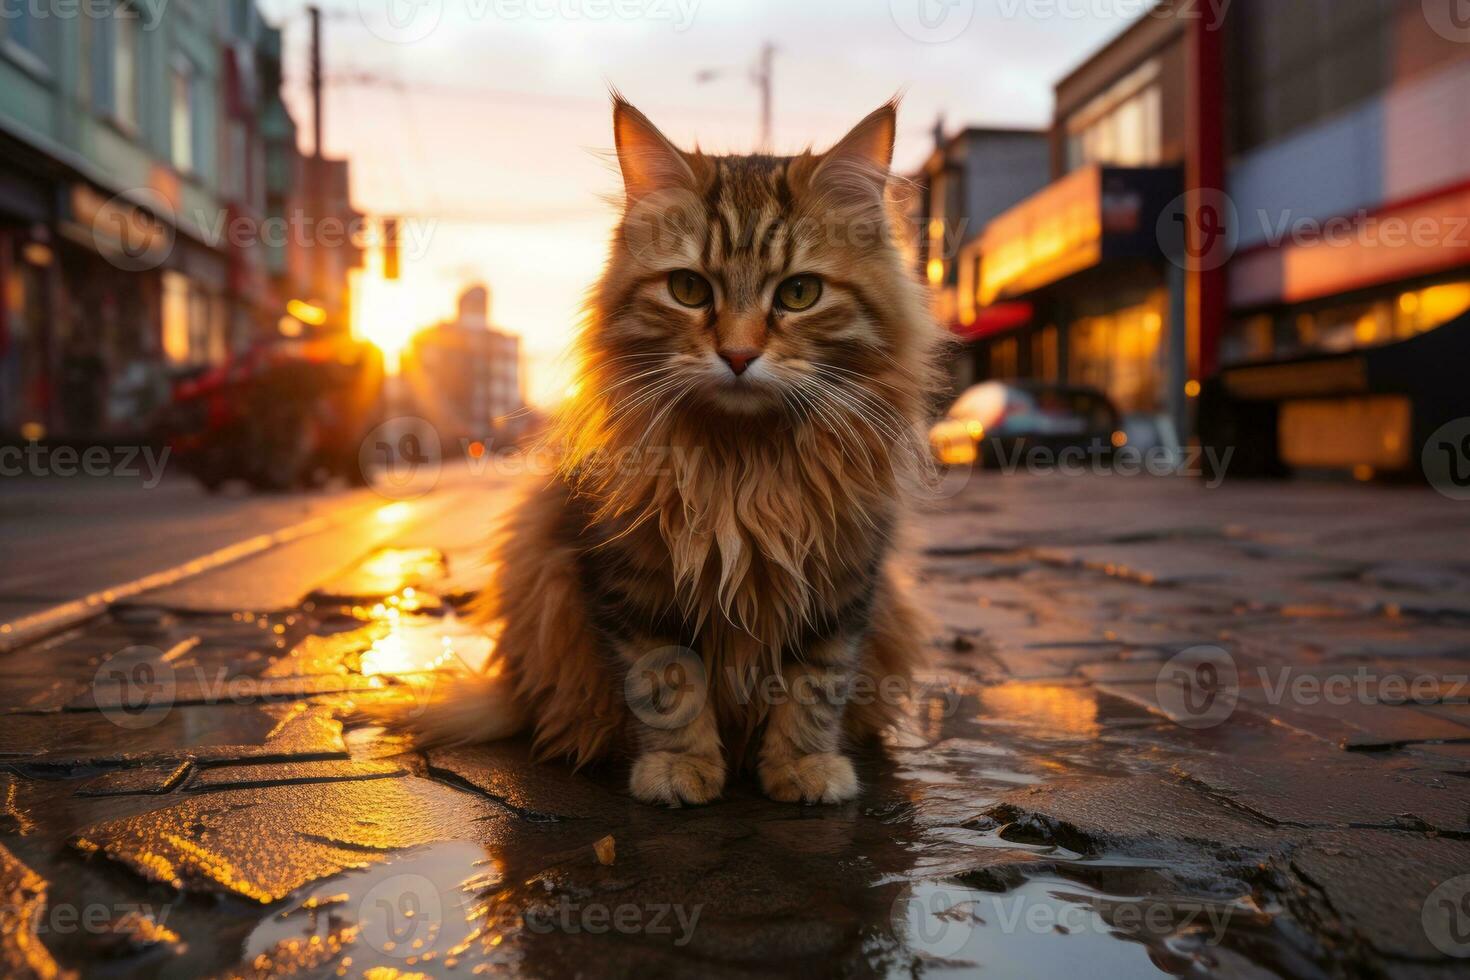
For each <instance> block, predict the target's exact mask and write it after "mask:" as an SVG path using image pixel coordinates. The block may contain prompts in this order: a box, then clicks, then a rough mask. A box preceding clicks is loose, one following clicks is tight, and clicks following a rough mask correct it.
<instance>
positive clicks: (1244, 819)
mask: <svg viewBox="0 0 1470 980" xmlns="http://www.w3.org/2000/svg"><path fill="white" fill-rule="evenodd" d="M995 812H996V813H998V814H1000V815H1001V816H1002V817H1004V818H1005V819H1007V820H1009V821H1010V822H1012V823H1021V824H1024V825H1027V827H1028V830H1029V832H1030V833H1031V834H1032V835H1034V841H1033V842H1035V841H1040V842H1044V843H1051V844H1060V845H1062V846H1064V847H1067V848H1069V849H1071V850H1074V851H1078V852H1079V853H1084V854H1087V853H1100V852H1105V851H1106V852H1112V853H1123V854H1131V855H1135V856H1150V857H1153V856H1158V857H1170V858H1173V859H1175V860H1182V861H1183V863H1185V864H1188V863H1189V861H1190V858H1186V857H1185V854H1186V852H1193V851H1194V848H1192V847H1186V846H1185V845H1186V842H1187V843H1189V844H1201V843H1203V844H1207V845H1211V846H1225V847H1231V848H1245V849H1257V850H1259V851H1261V852H1271V851H1274V850H1277V849H1278V848H1279V847H1280V846H1282V842H1283V835H1282V834H1281V833H1280V832H1279V831H1278V830H1275V829H1273V828H1271V827H1270V826H1269V825H1268V824H1266V823H1265V822H1264V821H1262V820H1259V819H1257V818H1254V817H1249V816H1245V815H1240V814H1237V813H1235V812H1233V811H1232V810H1231V809H1229V808H1228V807H1225V806H1222V805H1221V804H1220V803H1218V802H1216V801H1215V800H1212V799H1210V798H1209V797H1208V796H1207V795H1206V794H1203V793H1201V792H1199V791H1198V790H1196V789H1193V788H1191V787H1189V786H1187V785H1185V784H1184V783H1183V782H1182V781H1179V780H1166V779H1162V778H1159V777H1157V776H1150V775H1135V776H1123V777H1102V778H1097V779H1086V780H1083V779H1076V778H1072V779H1067V780H1063V781H1059V782H1053V783H1046V784H1043V785H1040V786H1033V787H1029V788H1027V789H1023V790H1018V791H1016V792H1013V793H1010V794H1008V795H1007V796H1006V797H1004V799H1003V800H1002V801H1001V803H1000V805H999V806H998V807H997V808H996V811H995ZM1001 836H1002V837H1003V838H1004V839H1006V840H1012V839H1015V838H1013V837H1007V836H1006V833H1005V832H1004V831H1003V832H1002V833H1001ZM1026 839H1032V838H1029V837H1028V838H1026ZM1194 860H1198V858H1194Z"/></svg>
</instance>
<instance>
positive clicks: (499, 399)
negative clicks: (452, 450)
mask: <svg viewBox="0 0 1470 980" xmlns="http://www.w3.org/2000/svg"><path fill="white" fill-rule="evenodd" d="M403 374H404V377H405V378H406V379H407V383H408V386H409V391H410V392H411V394H412V397H413V400H414V403H415V405H416V406H417V410H418V411H419V412H420V413H421V414H422V415H424V416H425V417H426V418H427V419H428V420H429V421H430V422H432V423H433V424H434V426H435V427H436V428H437V429H438V430H439V433H440V436H441V438H447V439H454V438H459V439H479V440H498V441H502V442H503V441H506V440H509V439H513V438H515V437H516V436H517V435H519V431H520V423H521V415H522V410H523V408H524V404H525V403H524V399H523V397H522V393H521V339H520V338H519V337H517V336H515V335H514V334H509V333H505V332H504V331H501V330H497V329H496V328H495V327H494V326H492V325H491V322H490V291H489V289H487V288H486V287H485V286H481V285H476V286H471V287H470V288H468V289H466V290H465V291H464V292H463V293H461V294H460V297H459V312H458V314H457V315H456V316H455V318H454V319H453V320H446V321H444V322H442V323H438V324H435V325H434V326H432V327H430V328H428V329H427V330H424V331H422V332H421V333H419V334H418V336H416V337H415V338H414V340H413V343H412V344H411V345H410V347H409V350H408V351H407V352H406V353H405V357H404V364H403Z"/></svg>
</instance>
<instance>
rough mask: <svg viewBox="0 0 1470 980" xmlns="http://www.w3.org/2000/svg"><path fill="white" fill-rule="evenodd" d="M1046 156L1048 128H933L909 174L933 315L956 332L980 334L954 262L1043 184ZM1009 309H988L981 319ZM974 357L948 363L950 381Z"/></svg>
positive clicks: (957, 380)
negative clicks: (923, 155)
mask: <svg viewBox="0 0 1470 980" xmlns="http://www.w3.org/2000/svg"><path fill="white" fill-rule="evenodd" d="M1049 160H1050V149H1049V144H1048V139H1047V134H1046V133H1044V132H1041V131H1038V130H1027V129H995V128H980V127H970V128H967V129H964V130H961V131H960V132H958V133H955V134H953V135H949V136H947V135H946V134H945V132H944V124H943V122H942V121H940V122H936V123H935V127H934V149H933V151H932V152H931V153H930V154H929V158H928V159H927V160H925V161H924V165H923V167H922V168H920V169H919V170H918V172H916V173H915V174H913V175H912V177H911V178H910V182H911V184H912V187H913V189H914V193H913V194H912V195H911V196H910V198H909V209H908V214H909V219H910V227H911V237H912V243H913V245H914V249H913V252H914V258H915V261H916V262H917V264H918V271H919V274H920V275H921V276H923V277H924V278H925V279H926V280H927V281H928V282H929V284H930V285H931V286H932V287H933V289H934V313H935V316H936V317H937V318H938V319H939V321H940V322H941V323H944V324H946V325H947V326H948V327H949V328H950V329H951V330H952V331H954V332H955V333H956V335H958V336H961V337H969V336H971V335H972V334H976V333H983V331H984V330H985V328H986V324H981V323H977V317H976V311H975V308H974V304H973V303H970V302H967V301H966V299H965V297H966V296H967V288H966V287H967V283H968V272H967V271H966V269H965V268H964V266H963V264H962V263H961V262H959V261H958V256H959V255H960V253H961V251H962V250H963V249H964V248H965V247H967V246H968V245H970V244H971V243H973V242H974V241H975V239H976V238H977V237H978V236H979V235H980V233H981V231H982V230H983V229H984V228H985V226H986V224H987V223H988V222H989V221H991V220H992V219H993V218H995V217H996V216H997V215H999V214H1001V213H1002V212H1004V211H1005V210H1006V209H1007V208H1009V207H1010V206H1011V205H1013V204H1015V203H1016V202H1017V201H1020V200H1022V199H1023V198H1025V197H1026V196H1027V195H1029V194H1031V193H1032V192H1034V191H1036V190H1039V189H1040V188H1041V187H1043V186H1045V184H1046V180H1047V175H1048V170H1049ZM1006 312H1007V311H1004V310H1001V311H994V310H993V311H989V312H988V313H987V314H986V320H987V323H989V322H991V321H993V320H994V318H996V317H997V316H1002V315H1006ZM972 365H973V358H971V357H968V356H967V357H960V358H957V359H956V360H955V361H954V363H953V372H952V373H953V376H954V377H953V380H954V384H955V385H956V386H957V387H960V388H962V387H964V386H966V385H968V384H970V383H971V381H972V380H973V378H974V373H975V372H974V371H973V370H972Z"/></svg>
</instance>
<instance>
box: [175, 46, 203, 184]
mask: <svg viewBox="0 0 1470 980" xmlns="http://www.w3.org/2000/svg"><path fill="white" fill-rule="evenodd" d="M169 91H170V97H169V132H170V134H171V135H172V137H173V161H174V167H175V168H176V169H177V170H179V171H180V172H181V173H193V172H194V169H195V167H196V166H197V165H198V161H197V160H196V159H195V158H194V140H195V132H194V73H193V71H192V70H190V69H189V68H187V67H176V68H175V69H174V70H173V74H172V78H171V80H170V89H169Z"/></svg>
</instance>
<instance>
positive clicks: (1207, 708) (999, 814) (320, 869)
mask: <svg viewBox="0 0 1470 980" xmlns="http://www.w3.org/2000/svg"><path fill="white" fill-rule="evenodd" d="M503 469H504V467H500V466H491V467H485V468H482V469H480V470H479V471H478V472H477V471H474V470H472V469H469V468H464V469H451V470H445V471H444V472H442V473H434V474H428V475H421V476H422V477H423V478H422V479H420V481H419V482H418V483H415V484H414V485H413V486H412V487H408V488H405V487H398V488H396V489H394V488H387V489H386V490H385V491H384V492H375V491H373V490H358V491H330V492H326V493H322V494H317V495H279V496H264V497H243V496H230V495H225V496H222V497H213V498H211V497H206V496H204V495H202V493H200V492H198V491H195V490H194V489H193V488H192V487H191V486H189V485H186V484H183V483H179V482H175V481H173V480H168V479H166V480H165V481H164V482H163V483H161V484H159V485H158V486H157V487H154V488H151V489H149V488H144V487H142V486H141V485H140V484H137V483H134V482H131V481H126V480H121V479H118V478H99V479H91V480H88V479H80V480H72V481H67V480H60V479H51V480H41V479H31V480H27V481H10V482H9V483H7V484H5V485H3V486H0V527H3V532H0V533H3V535H4V540H5V541H6V546H5V547H6V555H7V562H6V564H5V567H4V569H3V572H0V589H3V593H0V610H3V611H4V616H3V617H0V618H3V620H4V621H5V622H6V623H7V624H10V625H12V626H14V625H15V624H17V623H21V624H23V625H24V624H29V625H24V629H20V630H16V629H12V630H10V631H9V633H7V634H4V635H3V636H0V639H4V640H5V642H7V643H8V644H9V648H8V650H7V652H6V653H4V654H3V655H0V678H3V681H0V972H3V973H4V974H5V975H7V976H28V975H30V976H54V975H57V974H58V972H61V973H65V972H67V971H86V972H89V973H90V972H97V973H99V974H102V973H105V974H106V975H116V976H135V975H136V976H144V975H146V976H177V977H183V976H197V975H227V976H234V975H241V976H266V975H272V976H275V975H283V974H292V973H294V974H298V975H309V976H333V975H337V976H341V975H349V974H350V975H354V976H359V975H370V976H374V977H390V976H412V975H449V976H469V975H481V974H503V975H515V976H536V977H562V976H578V975H586V974H587V973H588V972H589V970H590V971H591V972H595V973H596V974H598V975H630V974H634V973H637V974H639V975H650V976H664V975H670V974H673V973H676V972H683V973H697V974H700V975H707V976H729V977H741V976H768V975H779V976H796V975H805V976H812V975H833V974H835V975H847V976H867V975H884V976H900V975H902V976H910V975H920V974H922V975H925V976H944V975H951V974H953V975H965V974H968V973H971V972H973V971H974V970H975V969H976V968H977V967H979V968H982V969H983V970H984V971H985V972H987V973H989V974H991V975H996V976H1028V977H1067V978H1073V977H1077V976H1082V975H1097V976H1147V975H1204V974H1209V975H1215V976H1242V977H1256V976H1271V975H1281V976H1286V975H1290V976H1394V977H1450V976H1460V975H1463V960H1462V959H1458V957H1462V956H1464V955H1465V954H1466V953H1470V935H1467V931H1466V930H1467V927H1470V919H1467V918H1466V917H1465V912H1464V910H1465V908H1466V901H1467V896H1470V875H1467V874H1465V872H1470V793H1467V783H1466V777H1467V775H1470V703H1467V701H1470V562H1467V557H1466V556H1467V555H1470V510H1467V509H1466V507H1465V505H1464V504H1463V503H1458V502H1455V501H1452V500H1449V499H1446V498H1445V497H1442V496H1440V495H1439V494H1437V493H1435V492H1434V491H1433V490H1430V489H1427V488H1419V487H1393V486H1371V487H1367V486H1355V485H1350V484H1342V483H1330V482H1320V483H1314V482H1307V481H1301V482H1293V483H1259V484H1257V483H1241V482H1226V483H1224V484H1223V485H1221V486H1219V487H1217V488H1207V487H1206V486H1204V485H1203V484H1202V483H1200V482H1199V481H1195V480H1190V479H1185V478H1172V477H1133V478H1126V477H1120V476H1085V477H1084V476H1076V477H1069V476H1063V475H1056V474H1053V475H1025V474H1015V475H1005V476H1001V475H996V474H991V473H976V474H974V475H973V476H970V477H968V478H961V479H956V480H948V481H946V482H945V484H944V485H943V487H942V493H941V495H940V496H939V497H938V498H937V499H930V500H928V501H927V502H926V503H924V505H923V507H922V510H921V513H920V514H919V515H918V517H917V519H916V520H915V522H914V527H913V535H912V541H911V543H910V544H909V545H908V547H907V549H906V553H905V554H906V559H907V561H908V562H909V564H910V565H911V574H912V579H913V584H912V586H911V587H912V588H913V589H914V590H915V591H916V595H917V596H918V597H919V598H920V600H921V602H922V604H923V606H924V607H925V608H926V610H927V611H928V612H929V613H930V614H931V616H932V625H931V628H930V636H929V637H927V638H926V643H927V645H928V646H929V647H931V648H932V650H933V652H934V655H935V661H934V666H933V668H932V670H930V671H929V672H927V673H926V674H925V675H924V676H923V677H922V678H921V684H920V689H919V694H918V697H917V699H916V702H915V703H914V704H913V705H912V707H911V710H910V711H909V722H910V723H909V724H908V725H907V726H906V727H905V728H904V729H903V730H901V731H897V732H894V733H893V734H892V735H891V737H890V738H889V740H888V745H887V746H886V748H885V750H884V751H883V752H878V753H869V754H866V755H863V756H862V757H861V758H860V760H859V767H858V768H859V773H860V776H861V779H862V783H863V787H864V788H863V792H862V795H861V797H860V798H859V800H858V801H857V802H855V803H852V804H848V805H843V806H833V807H796V806H789V805H782V804H778V803H773V802H770V801H768V800H766V799H764V798H763V797H762V796H761V794H760V792H759V790H758V788H757V787H756V786H755V785H754V781H753V779H751V778H749V777H748V776H747V777H745V778H741V779H737V780H735V781H733V782H732V785H731V786H730V788H729V789H728V791H727V793H726V795H725V798H724V799H722V800H720V801H719V802H717V803H715V804H713V805H710V806H707V807H701V808H690V809H683V810H664V809H659V808H654V807H649V806H644V805H641V804H638V803H635V802H633V801H632V800H631V798H630V797H629V796H628V795H627V792H626V789H625V783H626V771H625V770H623V769H621V768H619V767H616V766H609V767H605V768H600V769H599V768H593V769H589V770H585V771H582V772H577V773H574V772H572V771H571V770H570V769H569V768H567V767H564V766H562V765H559V764H555V763H545V764H533V763H532V762H530V760H529V756H528V751H527V746H526V745H525V744H524V743H523V742H521V741H518V740H512V741H508V742H502V743H497V744H492V745H487V746H479V747H470V748H460V749H452V750H435V751H431V752H428V753H417V752H411V751H406V750H405V746H404V745H403V744H402V743H400V742H397V741H396V740H395V739H393V738H389V737H385V736H382V735H381V734H380V733H379V732H378V731H377V730H374V729H370V728H367V729H365V728H353V727H351V726H348V728H347V729H346V730H344V725H343V721H344V719H345V718H347V717H348V716H349V715H350V712H351V708H352V707H353V706H354V705H361V704H364V703H367V702H370V701H372V700H374V699H380V698H402V697H418V696H422V695H423V694H424V693H425V692H426V691H427V690H429V689H431V688H432V685H433V683H434V681H435V674H436V673H438V672H442V671H446V670H451V669H454V668H455V667H458V666H461V665H465V666H469V667H471V668H474V667H476V666H478V665H479V664H481V663H483V662H484V661H485V659H486V658H487V657H488V656H489V654H490V649H491V646H490V641H489V640H488V638H486V637H485V636H483V635H481V634H479V633H478V632H477V631H475V630H474V629H472V628H470V627H469V626H467V625H466V624H465V623H464V621H463V620H462V619H461V618H460V616H459V614H458V611H459V610H460V609H461V607H462V605H463V602H464V600H465V598H466V597H467V596H468V595H470V594H471V593H472V592H473V591H474V589H475V588H477V586H478V584H479V583H480V582H482V581H483V578H484V576H485V574H487V571H486V569H485V568H484V567H483V564H482V563H481V561H480V556H481V554H482V553H483V542H484V539H485V536H486V533H487V530H488V527H489V525H490V522H491V521H492V520H493V519H494V518H495V516H496V515H497V514H498V513H500V512H501V511H502V510H503V508H504V506H505V505H506V502H507V501H508V500H509V499H510V497H511V494H513V492H514V491H515V488H516V486H517V485H518V484H519V483H520V482H522V481H524V480H527V479H533V478H534V477H528V476H525V475H523V474H515V473H507V472H503V471H502V470H503ZM242 543H245V545H246V546H244V547H242V546H241V545H242ZM22 556H23V560H21V559H22ZM210 556H214V557H213V558H210ZM201 559H205V560H203V561H201ZM191 563H194V564H191ZM163 573H168V574H163ZM150 577H153V578H150ZM129 583H133V585H134V586H138V583H142V585H144V586H150V587H147V588H143V587H141V586H140V587H137V588H129ZM134 593H136V594H134ZM109 595H110V596H111V598H107V596H109ZM89 596H91V597H93V601H92V602H91V603H90V604H87V602H86V600H87V599H88V597H89ZM78 602H82V605H81V606H78V605H77V603H78ZM58 607H67V608H68V609H69V610H70V612H68V613H67V614H66V615H65V616H62V617H61V618H57V617H55V616H51V615H48V611H51V610H55V609H56V608H58ZM1446 869H1459V870H1458V872H1456V871H1453V870H1452V871H1451V874H1452V875H1453V874H1459V877H1453V876H1450V877H1448V880H1446V877H1447V876H1446V874H1445V871H1446ZM375 970H376V971H378V972H372V971H375Z"/></svg>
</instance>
